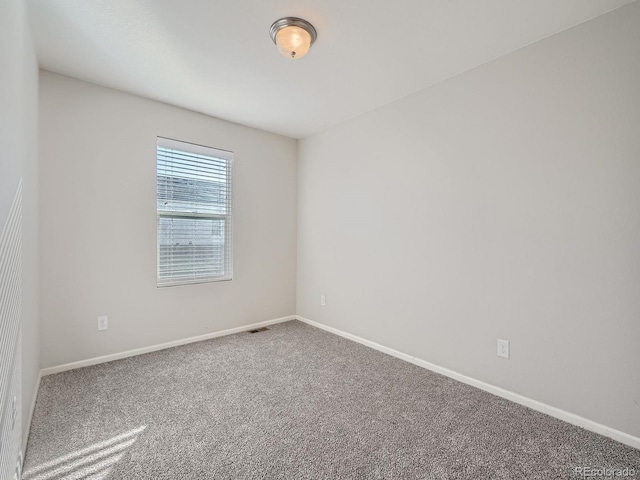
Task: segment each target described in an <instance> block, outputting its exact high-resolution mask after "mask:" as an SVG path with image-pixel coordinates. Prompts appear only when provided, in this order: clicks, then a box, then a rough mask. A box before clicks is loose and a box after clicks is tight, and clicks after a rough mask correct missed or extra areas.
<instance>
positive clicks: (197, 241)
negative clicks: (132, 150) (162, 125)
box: [156, 137, 233, 287]
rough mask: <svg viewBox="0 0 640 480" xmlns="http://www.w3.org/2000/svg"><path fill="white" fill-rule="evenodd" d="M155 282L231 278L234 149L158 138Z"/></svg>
mask: <svg viewBox="0 0 640 480" xmlns="http://www.w3.org/2000/svg"><path fill="white" fill-rule="evenodd" d="M156 158H157V211H158V273H157V285H158V286H159V287H164V286H169V285H182V284H186V283H203V282H214V281H219V280H231V278H232V276H233V252H232V250H233V235H232V230H233V216H232V205H231V203H232V202H231V201H232V186H233V181H232V173H233V153H232V152H227V151H224V150H217V149H215V148H210V147H203V146H200V145H194V144H191V143H185V142H178V141H176V140H169V139H166V138H161V137H158V146H157V152H156Z"/></svg>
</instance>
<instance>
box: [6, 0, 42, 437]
mask: <svg viewBox="0 0 640 480" xmlns="http://www.w3.org/2000/svg"><path fill="white" fill-rule="evenodd" d="M0 31H1V32H2V42H0V66H1V68H0V152H1V153H0V155H1V157H0V231H2V230H3V229H4V228H5V226H6V222H7V218H8V214H9V210H10V208H11V203H12V200H13V198H14V196H15V195H16V192H17V189H18V185H19V183H20V181H21V180H22V222H21V230H22V243H21V248H20V249H19V250H21V252H22V264H21V268H20V275H19V276H20V278H21V281H22V294H21V298H19V299H18V301H20V303H21V309H20V310H21V314H20V323H21V331H22V340H21V343H22V345H21V350H22V356H21V358H20V360H21V361H18V362H16V363H17V365H20V364H21V372H22V373H21V382H20V383H21V385H22V386H21V389H22V393H21V397H22V406H21V411H22V420H23V421H22V422H21V423H22V429H23V441H24V442H26V432H27V430H28V427H29V415H30V412H31V405H32V402H33V399H34V395H35V389H36V384H37V379H38V372H39V369H40V365H39V364H40V360H39V338H38V331H39V320H38V253H37V243H38V242H37V216H38V212H37V195H38V191H37V132H36V129H37V95H38V87H37V84H38V69H37V63H36V58H35V53H34V49H33V45H32V42H31V35H30V32H29V27H28V20H27V12H26V6H25V2H22V1H20V0H8V1H3V2H1V3H0ZM10 261H11V259H7V258H1V259H0V265H2V269H3V270H2V271H0V277H2V278H3V279H5V278H6V277H5V274H6V273H7V271H5V269H6V268H7V265H8V263H10ZM1 300H2V303H3V307H7V301H8V299H6V298H2V299H1ZM3 311H5V310H3ZM7 320H8V319H6V318H2V321H3V322H5V321H7ZM18 448H19V446H18Z"/></svg>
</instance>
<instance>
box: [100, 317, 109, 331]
mask: <svg viewBox="0 0 640 480" xmlns="http://www.w3.org/2000/svg"><path fill="white" fill-rule="evenodd" d="M108 328H109V317H107V316H106V315H105V316H103V317H98V330H106V329H108Z"/></svg>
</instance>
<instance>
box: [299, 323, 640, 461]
mask: <svg viewBox="0 0 640 480" xmlns="http://www.w3.org/2000/svg"><path fill="white" fill-rule="evenodd" d="M296 318H297V319H298V320H300V321H301V322H304V323H306V324H308V325H311V326H314V327H317V328H321V329H322V330H326V331H327V332H331V333H334V334H336V335H339V336H341V337H344V338H347V339H349V340H353V341H354V342H358V343H360V344H362V345H366V346H367V347H370V348H373V349H375V350H378V351H380V352H383V353H386V354H388V355H391V356H393V357H396V358H399V359H401V360H405V361H407V362H409V363H413V364H414V365H418V366H419V367H422V368H426V369H427V370H431V371H433V372H436V373H439V374H441V375H444V376H446V377H449V378H453V379H454V380H458V381H460V382H462V383H466V384H468V385H471V386H473V387H476V388H479V389H481V390H484V391H486V392H489V393H492V394H494V395H497V396H498V397H502V398H505V399H507V400H511V401H512V402H515V403H519V404H520V405H524V406H525V407H529V408H531V409H532V410H536V411H538V412H542V413H545V414H547V415H550V416H552V417H555V418H557V419H559V420H563V421H565V422H567V423H571V424H572V425H576V426H578V427H582V428H584V429H585V430H589V431H591V432H595V433H598V434H600V435H604V436H605V437H609V438H611V439H613V440H616V441H618V442H620V443H624V444H625V445H628V446H630V447H633V448H637V449H640V438H638V437H634V436H633V435H630V434H628V433H625V432H621V431H620V430H616V429H614V428H610V427H607V426H606V425H602V424H600V423H596V422H594V421H592V420H588V419H586V418H583V417H580V416H578V415H575V414H573V413H570V412H567V411H565V410H561V409H559V408H556V407H552V406H551V405H547V404H546V403H542V402H539V401H537V400H533V399H531V398H528V397H525V396H523V395H520V394H517V393H514V392H511V391H509V390H505V389H503V388H500V387H496V386H495V385H491V384H489V383H485V382H483V381H480V380H476V379H475V378H471V377H467V376H466V375H463V374H461V373H458V372H455V371H453V370H449V369H448V368H444V367H441V366H439V365H435V364H433V363H430V362H427V361H426V360H422V359H420V358H416V357H414V356H412V355H408V354H406V353H402V352H399V351H397V350H394V349H392V348H389V347H385V346H384V345H380V344H379V343H375V342H372V341H370V340H366V339H364V338H362V337H358V336H357V335H352V334H351V333H347V332H343V331H342V330H338V329H337V328H333V327H329V326H327V325H324V324H322V323H318V322H314V321H313V320H309V319H308V318H304V317H301V316H299V315H296Z"/></svg>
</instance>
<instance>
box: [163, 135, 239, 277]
mask: <svg viewBox="0 0 640 480" xmlns="http://www.w3.org/2000/svg"><path fill="white" fill-rule="evenodd" d="M161 147H162V148H165V149H171V150H175V151H178V152H183V153H186V154H191V155H205V156H209V157H214V158H216V159H219V160H224V161H225V162H226V179H227V183H228V184H229V185H230V189H228V191H227V201H226V209H227V213H226V214H220V213H201V212H185V211H177V210H170V209H168V210H162V209H160V208H158V200H159V199H160V198H159V195H158V194H159V190H158V163H159V162H158V153H159V149H160V148H161ZM155 165H156V287H157V288H165V287H174V286H180V285H194V284H201V283H215V282H227V281H231V280H233V263H234V262H233V250H234V249H233V217H234V215H233V211H234V208H233V190H234V188H233V180H234V154H233V152H232V151H229V150H223V149H220V148H215V147H208V146H205V145H200V144H196V143H191V142H185V141H182V140H175V139H172V138H167V137H161V136H158V137H157V138H156V162H155ZM161 218H181V219H194V220H196V219H212V220H223V221H224V254H223V262H224V266H225V273H224V274H223V275H208V276H205V275H203V276H200V277H197V276H196V277H195V278H194V275H184V276H183V277H180V276H170V277H164V278H165V279H164V280H162V279H161V276H160V266H161V260H160V247H161V242H160V219H161Z"/></svg>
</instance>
